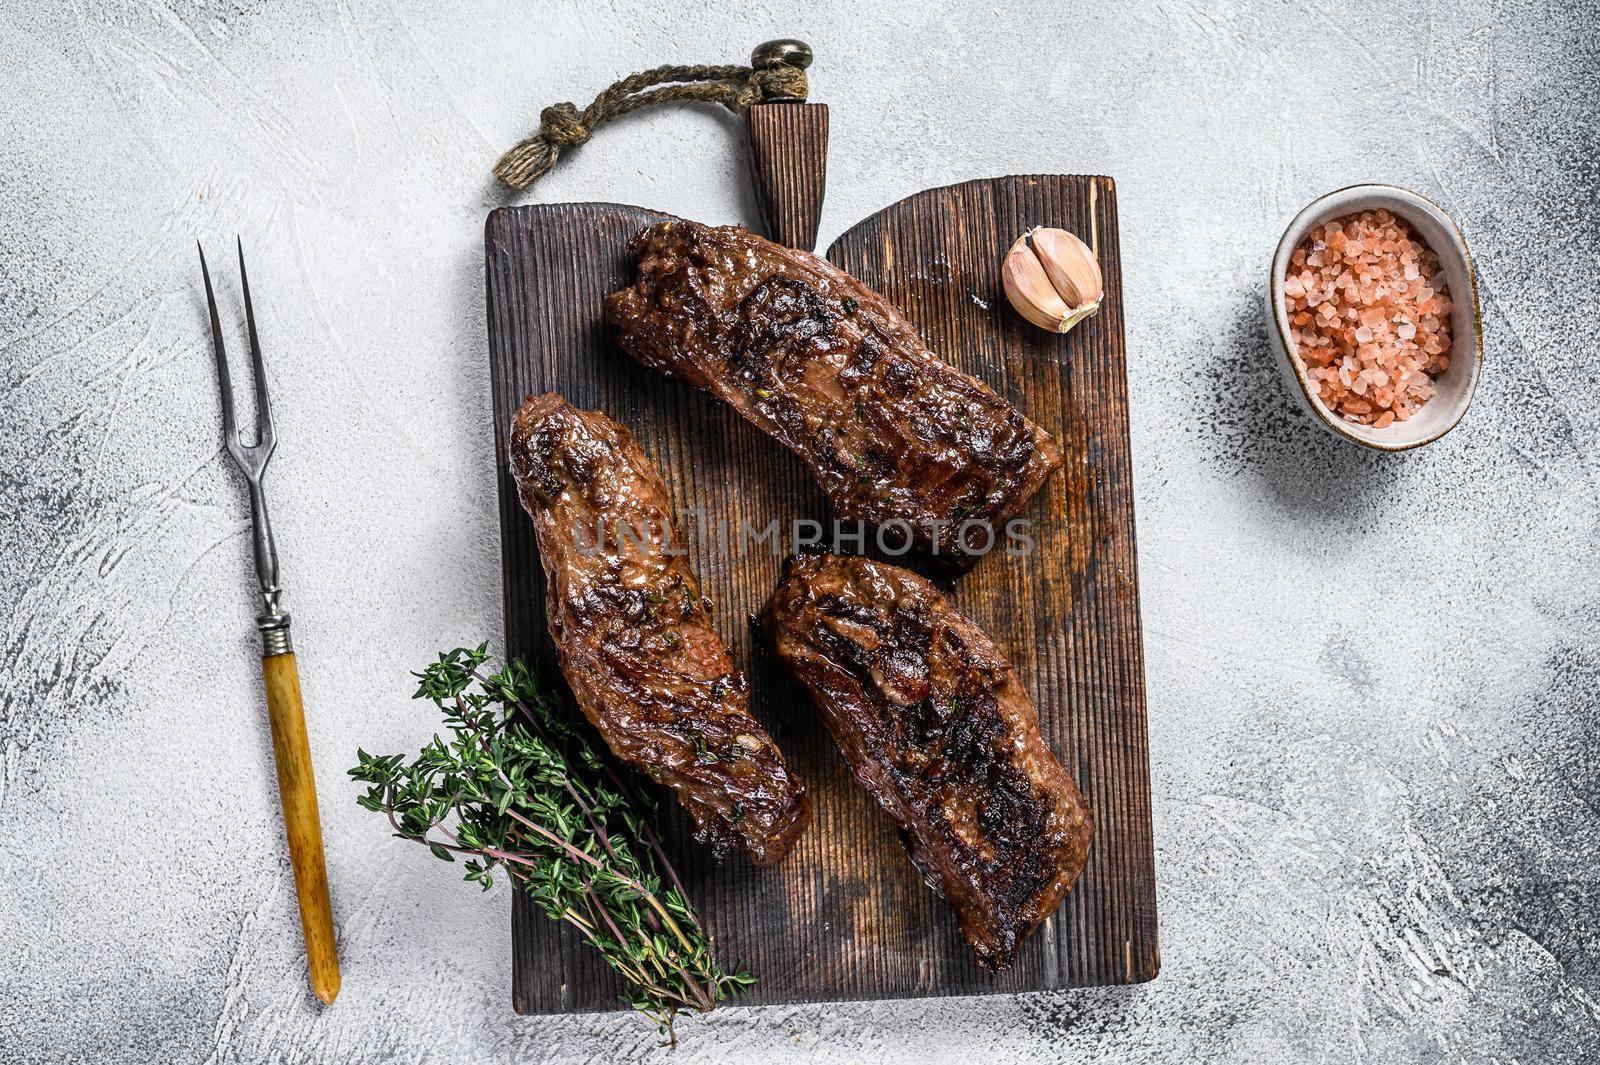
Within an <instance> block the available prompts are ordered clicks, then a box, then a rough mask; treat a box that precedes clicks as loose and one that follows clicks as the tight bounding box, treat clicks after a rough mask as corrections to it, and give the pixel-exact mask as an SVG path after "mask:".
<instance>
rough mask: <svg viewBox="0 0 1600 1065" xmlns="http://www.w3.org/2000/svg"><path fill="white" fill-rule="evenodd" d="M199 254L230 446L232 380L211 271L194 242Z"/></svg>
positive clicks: (233, 440)
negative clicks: (223, 343)
mask: <svg viewBox="0 0 1600 1065" xmlns="http://www.w3.org/2000/svg"><path fill="white" fill-rule="evenodd" d="M194 246H195V248H196V249H197V250H198V251H199V252H200V273H201V274H202V275H203V276H204V277H205V279H206V307H207V308H208V309H209V310H210V311H211V347H212V349H213V350H214V351H215V352H216V355H217V384H218V386H219V387H220V388H221V390H222V435H223V436H224V437H225V438H226V442H227V443H228V444H229V445H230V446H234V445H237V444H238V442H239V432H238V430H237V429H236V428H235V427H234V423H233V380H232V379H231V378H230V377H229V376H228V353H227V349H225V348H224V347H223V345H222V322H221V320H220V319H218V317H217V295H216V293H215V292H213V291H212V290H211V271H210V269H208V268H207V267H206V250H205V249H204V248H202V247H201V246H200V242H199V241H195V244H194Z"/></svg>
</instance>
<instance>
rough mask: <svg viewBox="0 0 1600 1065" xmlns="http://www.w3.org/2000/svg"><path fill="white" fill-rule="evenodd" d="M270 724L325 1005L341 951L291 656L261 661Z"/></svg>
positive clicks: (305, 927) (332, 994) (292, 859)
mask: <svg viewBox="0 0 1600 1065" xmlns="http://www.w3.org/2000/svg"><path fill="white" fill-rule="evenodd" d="M261 676H262V680H263V682H264V683H265V685H266V690H267V715H268V717H269V718H270V719H271V724H272V759H273V762H274V763H275V764H276V765H277V768H278V797H279V799H280V800H281V801H282V803H283V826H284V831H285V834H286V835H287V836H288V838H289V864H290V865H291V866H292V867H293V868H294V890H295V895H296V896H297V897H298V899H299V902H300V928H301V931H302V932H303V933H304V934H305V943H306V967H307V970H308V972H309V974H310V978H311V990H312V991H314V992H316V995H317V997H318V998H320V999H321V1000H322V1001H323V1002H325V1003H332V1002H333V1000H334V998H336V997H337V996H338V994H339V952H338V946H337V944H336V943H335V942H334V938H333V906H332V904H331V903H330V902H329V900H328V870H327V864H326V862H325V861H324V858H323V852H322V817H321V815H320V813H319V812H318V810H317V779H316V774H315V773H314V772H313V771H312V768H311V744H310V742H309V741H308V740H307V739H306V715H305V708H304V704H303V703H302V702H301V699H300V669H299V667H298V665H296V663H295V657H294V655H293V654H292V653H291V654H286V655H269V656H267V657H266V658H263V659H262V660H261Z"/></svg>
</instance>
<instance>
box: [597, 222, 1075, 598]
mask: <svg viewBox="0 0 1600 1065" xmlns="http://www.w3.org/2000/svg"><path fill="white" fill-rule="evenodd" d="M629 248H630V249H631V250H632V251H633V252H635V253H636V254H637V255H638V256H639V277H638V281H637V282H636V283H635V284H634V285H632V286H631V287H629V288H625V289H623V290H621V291H620V292H614V293H612V294H611V295H610V296H609V297H608V298H607V299H606V316H607V317H608V318H609V319H610V320H611V321H612V322H613V323H614V324H615V325H616V326H617V328H618V329H619V330H620V334H621V335H620V340H621V343H622V346H623V348H624V349H626V350H627V351H628V352H629V353H630V354H631V355H632V356H633V357H634V358H636V359H638V360H639V361H640V362H642V363H644V364H645V365H646V366H650V367H653V368H655V369H657V370H661V371H664V372H665V373H668V374H673V375H676V376H678V377H682V378H683V379H685V380H687V381H689V382H691V383H693V384H695V385H697V386H698V387H700V388H703V389H705V390H706V391H707V392H710V393H711V394H713V395H715V396H719V397H721V398H722V399H723V400H725V401H727V402H728V403H730V404H732V406H733V407H734V409H735V410H737V411H738V412H739V413H740V414H741V415H743V416H744V417H745V418H746V419H747V420H749V421H750V422H752V423H754V424H755V425H757V426H759V427H760V428H761V429H763V430H765V431H766V432H768V433H770V434H771V435H772V436H773V437H775V438H776V439H777V440H778V441H779V442H780V443H782V444H783V445H784V446H786V447H788V448H789V449H790V450H791V451H793V452H794V453H795V454H796V455H798V456H800V458H801V459H802V460H803V461H804V462H805V463H806V465H807V466H809V467H810V468H811V472H812V474H813V475H814V476H815V477H816V479H817V481H818V483H819V484H820V485H821V486H822V490H823V492H824V493H826V495H827V497H828V499H829V501H830V502H831V503H832V504H833V509H834V512H835V515H836V516H837V517H838V518H841V519H844V520H847V521H851V522H854V521H862V522H868V523H872V524H875V525H879V526H883V525H884V524H885V523H889V522H895V523H896V524H895V525H893V526H891V528H893V529H894V532H893V534H891V535H885V533H887V530H884V532H881V533H880V537H881V538H882V539H883V541H884V544H885V547H886V548H887V549H890V550H895V551H901V550H903V549H904V548H903V545H904V544H905V542H906V541H907V540H908V539H909V541H910V548H911V550H912V551H914V552H915V553H916V554H918V555H920V556H922V557H923V558H924V559H925V560H926V562H927V563H928V564H929V565H931V566H933V567H935V568H937V569H940V570H942V571H944V572H947V573H961V572H965V571H966V570H967V569H969V568H971V566H972V565H973V564H974V563H975V562H976V561H977V560H978V558H979V557H981V553H982V552H983V551H986V550H988V549H989V548H990V547H991V546H992V542H993V538H994V537H999V536H1002V535H1003V533H1002V529H1003V526H1004V525H1005V523H1006V521H1008V520H1009V519H1010V518H1011V517H1012V516H1013V515H1015V514H1016V513H1017V512H1018V511H1019V510H1021V509H1022V507H1023V505H1024V504H1026V503H1027V501H1028V499H1029V498H1030V497H1032V495H1033V494H1034V492H1036V491H1038V489H1039V486H1040V485H1042V484H1043V483H1044V480H1045V478H1046V477H1048V476H1049V475H1050V472H1051V471H1052V470H1054V469H1056V468H1057V467H1058V466H1060V465H1061V452H1060V449H1059V448H1057V447H1056V445H1055V442H1054V441H1053V440H1051V439H1050V437H1049V435H1048V434H1047V433H1045V431H1044V430H1043V429H1041V428H1039V426H1037V425H1035V424H1033V423H1032V422H1030V421H1029V420H1028V419H1027V418H1024V417H1023V416H1022V415H1021V414H1020V413H1019V412H1018V411H1017V410H1016V408H1014V407H1012V406H1011V404H1009V403H1007V402H1006V401H1005V400H1003V399H1001V398H1000V397H999V396H997V395H995V394H994V392H993V391H991V390H990V389H989V387H988V386H987V385H985V384H983V383H982V382H981V381H978V380H975V379H974V378H971V377H968V376H967V375H966V374H964V373H961V372H960V371H959V370H956V369H955V368H953V367H951V366H950V365H948V364H947V363H945V362H943V361H941V360H940V359H939V357H938V356H936V355H934V354H933V352H931V351H929V350H928V346H927V344H925V343H924V342H923V340H922V338H921V337H919V336H918V335H917V332H916V330H915V329H913V328H912V327H911V325H910V324H909V323H907V322H906V320H905V319H904V318H902V317H901V316H900V312H899V311H897V310H895V309H894V308H893V307H892V306H890V305H889V304H888V303H886V302H885V301H884V299H883V297H882V296H880V295H878V294H877V293H876V292H874V291H872V290H871V289H870V288H868V287H867V286H866V285H863V284H862V283H861V282H859V281H857V280H856V279H855V278H853V277H851V276H850V275H848V274H846V273H843V272H842V271H840V270H839V269H838V268H837V267H835V266H833V265H832V264H831V263H828V262H826V261H825V260H823V259H819V258H817V257H816V256H815V255H811V254H808V253H807V252H803V251H795V250H794V249H792V248H785V247H782V246H780V245H777V244H773V243H772V242H771V241H767V240H763V239H762V238H760V237H758V236H755V235H754V234H751V233H749V232H747V231H746V230H744V229H741V228H739V227H738V226H723V227H720V228H712V227H710V226H703V225H700V224H699V223H696V222H685V221H669V222H660V223H657V224H656V225H654V226H651V227H650V228H648V229H646V230H644V231H643V232H642V233H640V234H639V235H638V236H636V237H634V239H633V241H632V242H631V243H630V244H629ZM900 522H904V523H908V524H909V525H910V529H909V530H908V529H906V528H905V527H904V526H901V525H900V524H899V523H900ZM968 522H974V523H987V525H988V527H989V528H990V529H992V530H994V537H990V536H988V535H987V534H986V533H985V532H984V531H983V529H982V526H981V525H976V526H969V527H967V528H966V530H965V542H964V541H963V530H962V527H963V526H964V525H966V523H968ZM908 533H909V536H908V535H907V534H908Z"/></svg>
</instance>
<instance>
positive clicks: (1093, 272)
mask: <svg viewBox="0 0 1600 1065" xmlns="http://www.w3.org/2000/svg"><path fill="white" fill-rule="evenodd" d="M1028 235H1029V236H1030V237H1031V238H1032V241H1033V251H1034V254H1035V255H1037V256H1039V261H1040V262H1041V263H1043V264H1044V272H1045V273H1046V274H1049V275H1050V283H1051V284H1053V285H1055V287H1056V292H1057V293H1059V294H1060V296H1061V299H1062V300H1063V301H1064V302H1065V303H1066V305H1067V306H1068V307H1071V308H1073V309H1074V310H1077V309H1079V308H1081V307H1085V306H1087V305H1089V304H1091V303H1092V304H1095V305H1097V306H1098V305H1099V303H1100V299H1101V297H1102V296H1104V295H1105V283H1104V282H1103V281H1102V280H1101V278H1100V261H1099V260H1098V259H1096V258H1095V256H1094V252H1093V251H1091V250H1089V245H1087V244H1085V243H1084V242H1083V241H1081V240H1079V239H1078V238H1077V237H1076V236H1074V235H1073V234H1071V233H1068V232H1067V231H1066V230H1064V229H1035V230H1034V231H1033V232H1032V233H1030V234H1028Z"/></svg>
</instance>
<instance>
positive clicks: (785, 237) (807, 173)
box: [746, 101, 828, 251]
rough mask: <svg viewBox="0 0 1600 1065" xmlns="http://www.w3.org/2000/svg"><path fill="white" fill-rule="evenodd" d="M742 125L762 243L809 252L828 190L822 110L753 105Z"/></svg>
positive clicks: (825, 127)
mask: <svg viewBox="0 0 1600 1065" xmlns="http://www.w3.org/2000/svg"><path fill="white" fill-rule="evenodd" d="M746 124H747V127H748V129H749V131H750V180H751V182H752V183H753V184H754V185H755V190H756V202H757V203H759V204H760V205H761V213H762V217H764V218H765V219H766V223H767V232H766V235H767V237H768V239H770V240H775V241H777V242H778V243H779V244H783V245H785V246H787V247H790V248H800V249H801V250H803V251H812V250H813V249H815V248H816V246H817V226H818V224H819V223H820V222H821V221H822V197H823V192H824V190H825V189H826V188H827V184H828V105H827V104H807V103H800V102H798V101H790V102H785V103H771V104H756V105H754V106H752V107H751V108H750V110H749V111H748V112H747V115H746Z"/></svg>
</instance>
